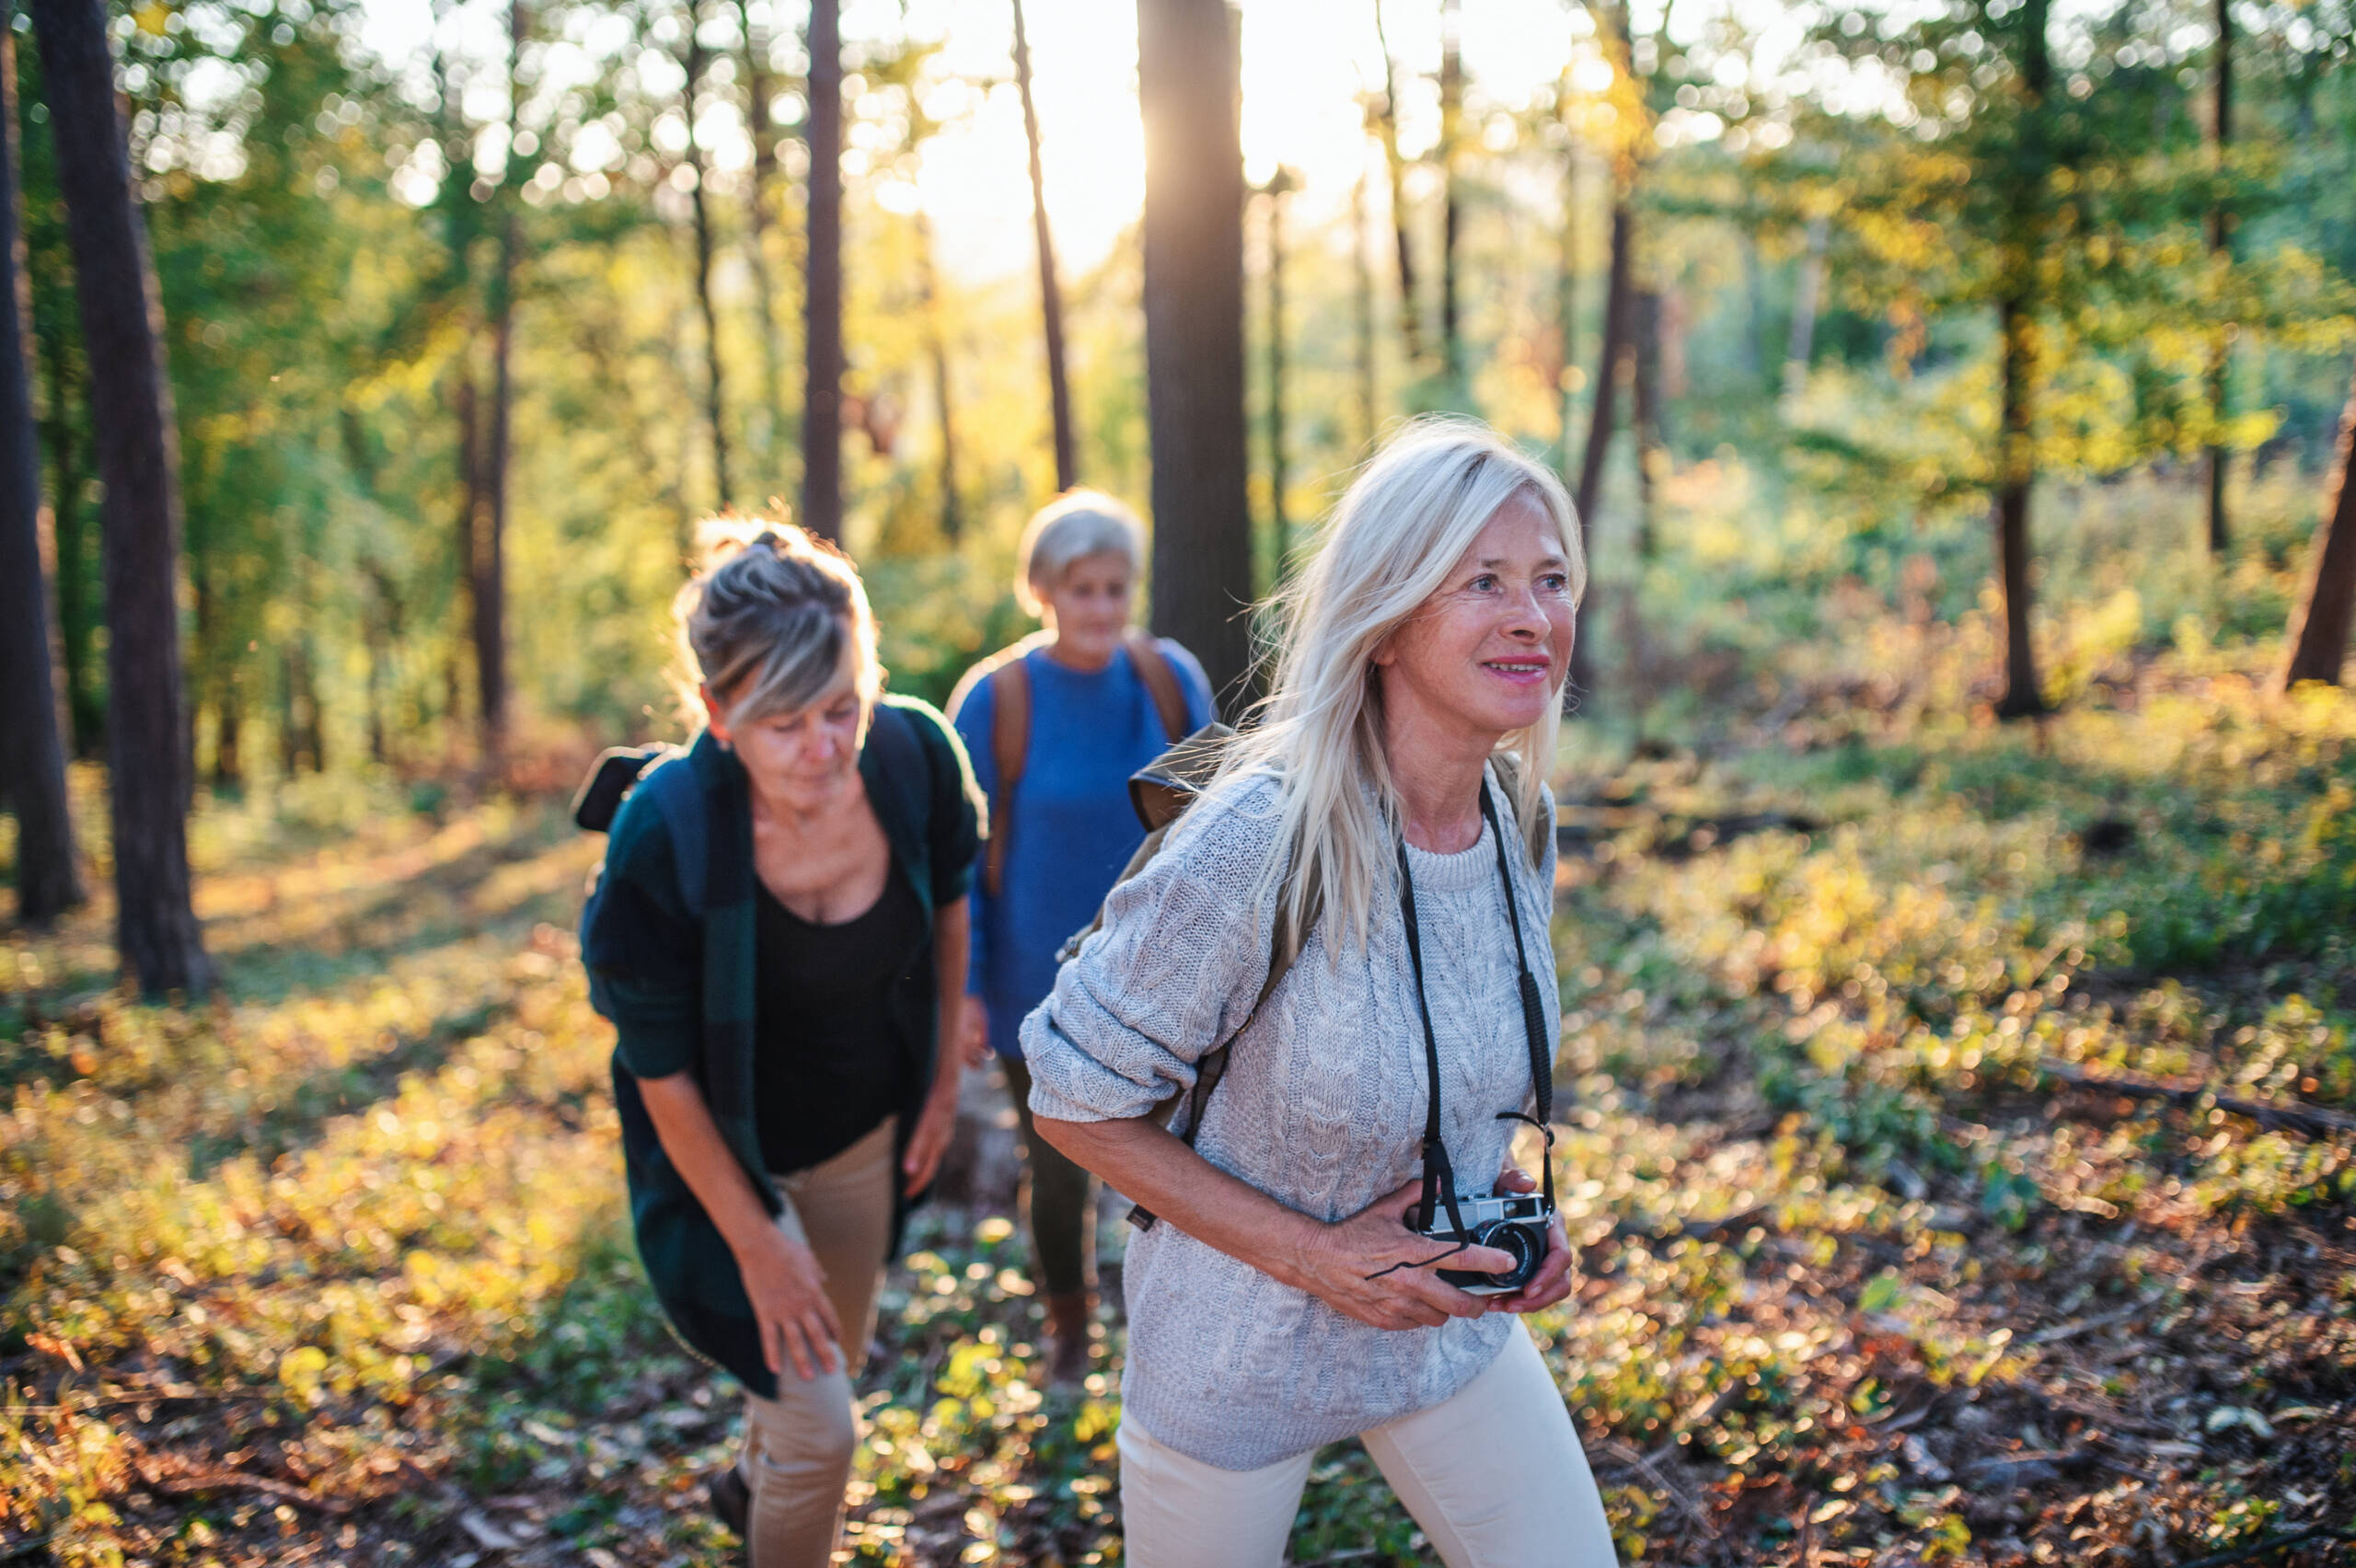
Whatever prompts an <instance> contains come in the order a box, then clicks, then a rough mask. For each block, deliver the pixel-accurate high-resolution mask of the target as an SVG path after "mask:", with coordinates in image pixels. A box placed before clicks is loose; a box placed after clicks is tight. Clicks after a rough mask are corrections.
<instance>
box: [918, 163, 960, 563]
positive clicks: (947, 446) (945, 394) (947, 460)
mask: <svg viewBox="0 0 2356 1568" xmlns="http://www.w3.org/2000/svg"><path fill="white" fill-rule="evenodd" d="M917 287H918V291H919V292H920V293H921V294H922V295H923V306H924V323H925V326H924V329H925V346H926V349H927V351H928V352H929V353H930V356H931V359H932V401H933V405H934V407H935V408H937V409H939V410H940V412H941V537H942V538H944V539H947V540H948V541H949V542H950V543H951V544H955V543H956V542H957V541H958V539H959V538H960V537H962V536H964V532H965V512H964V505H963V504H962V503H961V502H960V501H959V499H958V495H957V410H956V408H955V405H954V404H953V402H952V401H951V397H950V385H949V335H948V333H947V332H946V331H945V330H944V329H943V328H942V326H941V275H940V270H939V268H937V267H936V266H935V265H934V263H933V259H932V221H931V220H930V218H928V217H926V216H925V214H924V213H923V211H922V210H921V209H919V210H918V213H917Z"/></svg>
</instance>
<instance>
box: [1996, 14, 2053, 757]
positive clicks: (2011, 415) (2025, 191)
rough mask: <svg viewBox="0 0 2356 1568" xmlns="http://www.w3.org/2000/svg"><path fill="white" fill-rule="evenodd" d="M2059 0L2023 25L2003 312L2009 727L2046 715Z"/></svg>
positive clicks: (2005, 709)
mask: <svg viewBox="0 0 2356 1568" xmlns="http://www.w3.org/2000/svg"><path fill="white" fill-rule="evenodd" d="M2050 4H2051V0H2025V8H2024V10H2023V12H2022V16H2021V44H2022V48H2021V89H2022V92H2023V94H2024V95H2025V97H2026V98H2027V106H2026V109H2025V110H2024V115H2025V122H2024V127H2023V135H2022V155H2023V156H2016V157H2015V158H2014V159H2013V160H2012V168H2011V171H2010V178H2011V179H2013V181H2014V185H2013V189H2012V191H2011V202H2012V209H2011V212H2010V213H2008V214H2007V216H2006V219H2005V224H2006V227H2007V231H2008V232H2007V234H2006V236H2005V252H2006V254H2005V256H2004V280H2005V281H2004V296H2003V297H2002V298H2001V299H2000V300H1999V302H1998V305H1997V329H1998V332H1999V334H2000V337H2001V340H2002V344H2003V347H2002V354H2003V364H2002V369H2001V371H2000V377H1999V378H2000V382H2001V386H2000V391H1999V397H1998V405H1997V417H1998V421H1999V422H1998V427H1997V429H1998V433H1997V440H1998V444H1999V445H1998V458H1997V467H1996V474H1997V478H1996V505H1995V520H1996V559H1997V571H1998V577H1999V581H2000V582H2001V584H2002V587H2003V591H2004V696H2003V698H2000V699H1998V701H1997V703H1996V716H1997V717H1998V718H2000V719H2027V718H2034V717H2035V716H2037V715H2038V714H2040V713H2043V712H2044V711H2046V707H2045V698H2044V694H2043V693H2042V692H2040V691H2039V690H2038V677H2037V649H2036V645H2035V644H2034V642H2033V641H2032V640H2030V637H2029V616H2030V599H2031V590H2030V587H2029V497H2030V492H2031V490H2033V488H2034V487H2035V485H2036V482H2037V455H2036V445H2035V439H2036V424H2037V408H2036V392H2035V389H2034V388H2033V386H2031V381H2032V378H2033V377H2034V376H2035V375H2036V370H2037V367H2036V363H2035V358H2036V355H2035V349H2034V345H2033V344H2032V343H2031V342H2030V333H2031V332H2032V331H2033V330H2034V328H2035V318H2036V312H2037V306H2038V299H2037V265H2038V259H2039V257H2040V256H2041V255H2042V252H2043V248H2044V246H2043V241H2044V223H2043V214H2042V210H2041V203H2042V202H2043V200H2044V190H2043V186H2044V181H2045V175H2046V170H2047V168H2048V156H2049V152H2050V144H2049V143H2048V141H2047V138H2046V134H2045V121H2044V116H2045V104H2046V95H2047V93H2048V91H2049V90H2050V87H2051V86H2052V79H2053V64H2052V56H2051V53H2050V51H2049V50H2048V48H2047V44H2046V36H2045V29H2046V20H2047V16H2048V13H2049V10H2050Z"/></svg>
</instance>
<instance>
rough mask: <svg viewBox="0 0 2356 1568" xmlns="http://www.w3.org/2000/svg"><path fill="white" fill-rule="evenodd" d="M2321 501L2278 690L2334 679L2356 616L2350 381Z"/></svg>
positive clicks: (2354, 427)
mask: <svg viewBox="0 0 2356 1568" xmlns="http://www.w3.org/2000/svg"><path fill="white" fill-rule="evenodd" d="M2331 472H2332V477H2331V483H2330V488H2329V489H2328V490H2326V491H2325V494H2324V502H2323V528H2322V531H2321V532H2319V533H2318V534H2317V535H2316V543H2315V554H2314V556H2313V557H2312V559H2311V560H2310V562H2309V565H2308V567H2307V585H2306V589H2305V591H2304V593H2302V594H2300V596H2299V610H2298V613H2297V614H2296V615H2294V616H2293V617H2291V657H2290V660H2289V662H2288V663H2285V664H2284V665H2283V668H2282V685H2283V687H2284V689H2286V690H2287V689H2288V688H2290V687H2292V686H2296V685H2298V684H2299V683H2300V682H2301V681H2327V682H2329V683H2330V684H2332V685H2334V686H2337V685H2339V666H2340V664H2341V663H2342V662H2344V661H2345V660H2346V658H2347V656H2348V630H2349V623H2350V619H2351V618H2356V385H2351V386H2350V388H2349V392H2348V407H2347V409H2346V410H2345V411H2343V412H2342V413H2341V414H2340V416H2339V461H2338V462H2337V463H2335V464H2333V465H2332V470H2331Z"/></svg>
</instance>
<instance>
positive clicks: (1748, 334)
mask: <svg viewBox="0 0 2356 1568" xmlns="http://www.w3.org/2000/svg"><path fill="white" fill-rule="evenodd" d="M1742 306H1743V309H1742V372H1743V375H1744V377H1745V378H1746V379H1747V380H1749V381H1750V384H1751V385H1752V386H1762V387H1763V386H1765V385H1766V381H1767V270H1766V269H1765V268H1764V267H1762V266H1761V265H1760V263H1759V237H1758V236H1756V235H1754V234H1752V233H1750V231H1749V230H1747V229H1746V230H1745V231H1744V232H1743V235H1742Z"/></svg>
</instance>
